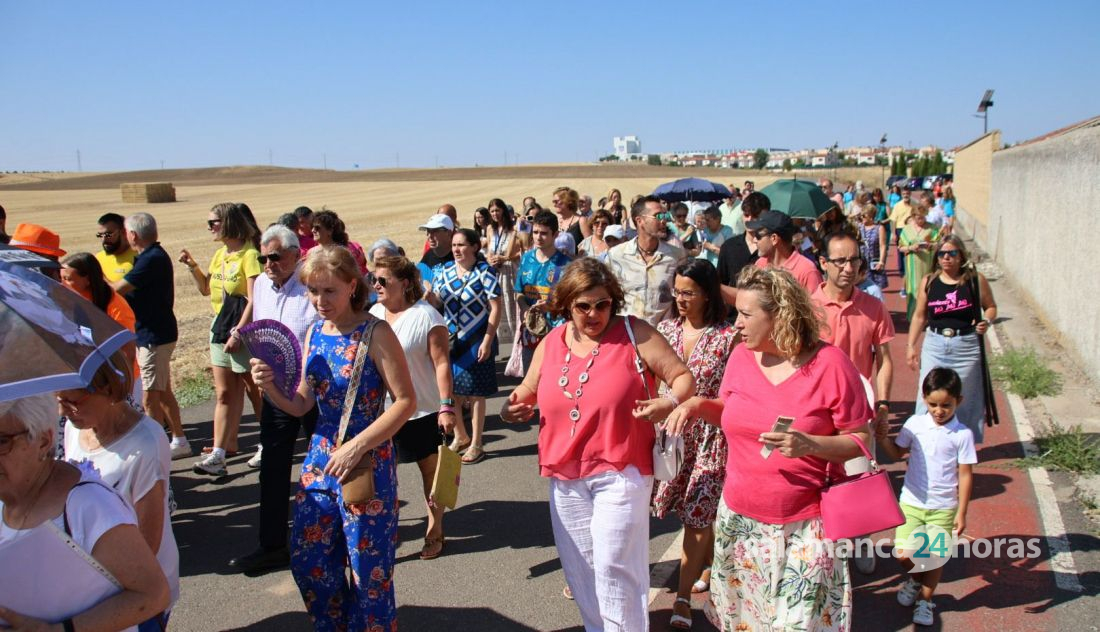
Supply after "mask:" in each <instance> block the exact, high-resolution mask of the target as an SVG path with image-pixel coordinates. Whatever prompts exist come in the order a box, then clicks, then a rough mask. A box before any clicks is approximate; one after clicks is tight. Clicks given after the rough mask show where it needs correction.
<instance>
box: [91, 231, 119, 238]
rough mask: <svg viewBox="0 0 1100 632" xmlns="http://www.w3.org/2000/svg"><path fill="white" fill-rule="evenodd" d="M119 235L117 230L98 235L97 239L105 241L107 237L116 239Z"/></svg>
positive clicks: (96, 235)
mask: <svg viewBox="0 0 1100 632" xmlns="http://www.w3.org/2000/svg"><path fill="white" fill-rule="evenodd" d="M117 233H118V231H117V230H105V231H103V232H102V233H96V234H95V238H96V239H105V238H107V237H114V236H115V235H116V234H117Z"/></svg>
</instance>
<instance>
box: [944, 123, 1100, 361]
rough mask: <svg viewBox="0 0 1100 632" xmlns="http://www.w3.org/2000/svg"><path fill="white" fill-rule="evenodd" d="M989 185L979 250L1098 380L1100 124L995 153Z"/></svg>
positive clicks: (1099, 321) (960, 203)
mask: <svg viewBox="0 0 1100 632" xmlns="http://www.w3.org/2000/svg"><path fill="white" fill-rule="evenodd" d="M998 144H999V138H998ZM956 165H958V163H956ZM964 168H965V165H964ZM963 170H964V169H959V168H958V166H956V174H957V175H956V187H957V183H958V178H959V175H958V174H959V172H960V171H963ZM969 177H970V176H966V178H969ZM974 177H975V180H977V179H978V178H980V171H979V173H977V174H975V176H974ZM989 183H990V187H989V206H988V216H987V217H988V219H987V222H984V224H985V226H984V230H982V229H979V232H984V238H983V239H982V240H979V241H978V243H979V245H981V246H982V248H983V250H985V251H986V252H988V253H990V254H991V255H993V257H994V258H995V259H996V261H997V263H998V264H1000V266H1001V267H1002V268H1003V269H1004V270H1005V271H1006V272H1007V273H1008V274H1009V275H1011V277H1012V279H1013V281H1014V284H1015V285H1016V286H1017V287H1019V288H1020V289H1021V290H1022V291H1024V292H1025V293H1026V294H1027V297H1026V298H1027V299H1028V302H1029V303H1031V305H1032V307H1033V308H1034V309H1035V310H1036V313H1037V315H1038V316H1039V317H1040V318H1041V319H1042V320H1044V321H1046V323H1047V324H1048V325H1049V326H1051V327H1052V328H1053V330H1054V331H1057V332H1059V333H1060V337H1061V340H1060V342H1061V343H1062V345H1063V346H1064V347H1065V348H1066V349H1068V350H1069V351H1070V353H1072V354H1073V355H1074V356H1076V360H1077V361H1078V362H1080V363H1081V365H1082V366H1083V367H1085V369H1086V370H1087V371H1088V372H1089V373H1090V375H1091V377H1092V378H1093V379H1095V380H1100V124H1097V125H1093V126H1091V127H1083V128H1079V129H1075V130H1072V131H1069V132H1066V133H1064V134H1061V135H1058V136H1054V137H1052V138H1047V139H1044V140H1040V141H1037V142H1033V143H1028V144H1025V145H1020V146H1017V147H1011V148H1008V149H1004V150H1001V151H997V152H996V153H994V154H992V160H991V172H990V180H989ZM977 189H978V185H975V190H977ZM956 196H957V197H958V198H959V205H960V206H962V194H961V193H960V192H958V189H957V188H956ZM974 199H978V198H977V197H975V198H974ZM971 214H972V215H974V217H975V218H977V217H978V215H977V214H976V213H973V212H972V213H971ZM972 221H973V220H972ZM968 232H970V231H969V229H968ZM970 234H971V235H974V233H973V232H971V233H970ZM1009 316H1011V315H1009Z"/></svg>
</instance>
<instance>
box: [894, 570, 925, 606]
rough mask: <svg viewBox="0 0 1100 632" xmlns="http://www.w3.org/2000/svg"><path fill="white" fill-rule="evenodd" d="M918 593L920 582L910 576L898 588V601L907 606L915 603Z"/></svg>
mask: <svg viewBox="0 0 1100 632" xmlns="http://www.w3.org/2000/svg"><path fill="white" fill-rule="evenodd" d="M918 593H920V582H918V581H916V580H914V579H913V578H912V577H910V578H908V579H906V580H905V583H904V584H902V585H901V589H899V590H898V603H900V604H901V605H903V606H905V607H906V608H908V607H910V606H912V605H913V604H914V603H916V601H917V594H918Z"/></svg>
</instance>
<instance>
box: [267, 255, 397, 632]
mask: <svg viewBox="0 0 1100 632" xmlns="http://www.w3.org/2000/svg"><path fill="white" fill-rule="evenodd" d="M301 276H302V278H303V280H304V281H305V283H306V286H307V288H308V291H309V295H310V299H311V300H312V301H313V303H314V306H315V307H316V308H317V312H318V314H319V315H320V316H321V317H322V318H323V319H324V320H322V321H318V322H317V323H315V324H314V325H313V326H312V327H311V328H310V330H309V333H308V334H307V338H306V340H307V344H306V350H305V353H304V356H305V357H304V362H303V372H304V374H305V376H304V378H305V379H303V380H302V382H301V384H300V385H299V387H298V391H297V393H294V394H293V398H292V399H288V398H287V397H286V396H285V395H284V394H282V393H280V392H279V391H278V390H277V389H276V388H275V387H274V386H273V383H272V374H273V371H272V369H271V367H269V366H268V365H267V364H264V363H263V362H262V361H260V360H256V359H254V360H252V367H253V368H252V375H253V378H254V379H255V380H256V383H257V384H259V385H261V387H263V389H264V393H265V394H266V395H267V396H268V398H269V399H270V400H271V402H272V403H274V404H275V405H276V406H278V407H279V408H281V409H282V410H284V411H285V412H287V413H288V414H291V415H295V416H298V415H301V414H305V412H308V411H309V409H310V408H312V407H313V406H314V405H316V406H318V413H319V414H318V418H317V427H316V430H315V431H314V434H313V436H312V437H311V439H310V446H309V453H308V454H307V455H306V459H305V463H303V465H302V478H301V485H300V487H299V490H298V493H297V495H296V496H295V512H294V527H293V530H292V532H291V543H290V549H291V562H290V564H291V572H292V573H293V574H294V579H295V581H296V582H297V583H298V588H299V590H300V591H301V593H302V598H303V599H304V600H305V605H306V610H307V611H308V612H309V616H310V619H312V621H313V626H314V629H316V630H324V631H329V630H339V631H344V630H356V631H358V630H368V631H370V632H383V631H390V630H396V629H397V607H396V604H395V603H394V596H393V595H394V593H393V569H394V553H395V550H396V547H397V507H398V503H397V470H396V462H395V459H394V452H393V443H392V441H391V440H390V437H392V436H393V434H394V433H395V432H397V430H398V429H399V428H400V427H401V424H403V423H405V421H406V420H407V419H408V418H409V415H410V414H411V413H412V411H413V407H414V405H415V396H414V395H413V389H412V383H411V379H410V378H409V373H408V368H407V366H406V365H405V357H404V354H403V353H402V351H401V346H400V343H399V342H398V340H397V337H396V336H395V335H394V333H393V330H392V329H390V327H389V325H387V324H386V323H385V321H381V320H378V319H375V318H374V317H372V316H370V315H369V314H367V313H366V312H365V311H364V307H365V303H366V295H367V288H366V287H365V286H364V282H363V280H362V278H361V277H360V276H359V273H358V268H357V267H356V264H355V260H354V259H353V258H352V257H351V254H350V253H348V252H347V251H346V250H344V249H343V248H340V247H339V246H332V247H326V248H324V249H319V250H317V251H314V252H311V253H310V255H309V258H308V259H307V261H306V264H305V266H304V267H303V269H302V272H301ZM364 342H365V343H366V344H367V345H368V346H367V348H366V349H367V357H366V358H365V359H364V363H363V368H362V374H361V377H360V381H359V386H358V389H357V390H356V393H357V395H356V397H355V400H354V406H353V409H352V413H351V418H350V421H349V422H348V429H347V432H346V435H345V439H344V442H343V443H342V444H339V442H338V439H339V437H338V435H339V427H340V417H341V413H342V412H343V408H344V401H345V394H346V393H347V389H348V387H349V381H350V379H351V374H352V366H353V364H354V362H355V356H356V353H357V352H358V350H359V345H360V344H362V343H364ZM387 390H391V391H393V395H394V403H393V405H392V406H390V407H389V408H387V409H386V410H385V412H383V411H382V402H383V400H384V399H385V394H386V391H387ZM367 455H371V456H373V458H374V481H375V497H374V498H373V499H371V500H369V501H367V502H363V503H357V504H346V503H345V502H344V498H343V490H342V487H341V482H342V481H343V480H345V477H346V476H347V475H348V474H349V473H350V472H351V470H352V468H354V467H355V466H356V464H358V463H359V461H360V460H361V459H362V458H364V457H365V456H367ZM349 569H350V570H351V577H350V581H349V578H348V572H347V571H348V570H349Z"/></svg>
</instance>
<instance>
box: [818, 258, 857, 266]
mask: <svg viewBox="0 0 1100 632" xmlns="http://www.w3.org/2000/svg"><path fill="white" fill-rule="evenodd" d="M859 260H860V258H859V257H848V258H844V257H838V258H836V259H826V261H828V262H829V263H831V264H833V265H834V266H836V267H838V268H843V267H844V266H847V265H852V266H856V267H859Z"/></svg>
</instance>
